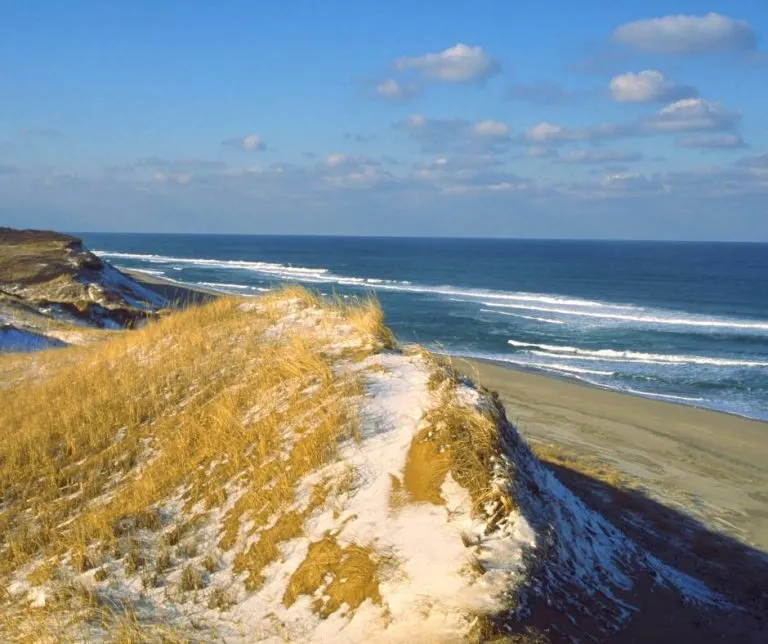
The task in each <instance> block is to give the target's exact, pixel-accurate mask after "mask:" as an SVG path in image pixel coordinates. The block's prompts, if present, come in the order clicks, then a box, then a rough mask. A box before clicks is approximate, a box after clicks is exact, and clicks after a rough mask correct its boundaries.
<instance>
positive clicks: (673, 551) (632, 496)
mask: <svg viewBox="0 0 768 644" xmlns="http://www.w3.org/2000/svg"><path fill="white" fill-rule="evenodd" d="M546 467H547V468H548V469H549V470H550V471H551V472H553V473H554V475H555V476H556V477H557V479H558V480H559V481H560V482H561V483H563V484H564V485H565V486H566V487H567V488H568V489H569V490H570V491H571V492H573V493H574V494H575V495H576V496H578V497H579V498H580V499H581V500H582V501H583V502H584V503H585V504H586V505H587V506H588V507H589V508H590V509H592V510H594V511H596V512H598V513H599V514H600V515H602V516H603V517H605V518H606V519H607V520H608V521H610V522H611V523H612V524H613V525H615V526H616V527H618V528H619V529H620V530H621V531H622V532H623V533H624V534H625V535H626V536H627V537H629V539H631V540H632V541H634V542H635V543H636V544H637V545H639V546H640V547H641V548H643V549H644V550H646V551H647V552H649V553H651V554H652V555H654V556H655V557H656V558H658V559H659V560H661V561H662V562H663V563H664V564H667V565H668V566H671V567H673V568H675V569H677V570H679V571H681V572H682V573H685V574H686V575H689V576H690V577H693V578H695V579H698V580H700V581H702V582H703V583H705V584H707V586H709V588H711V589H712V590H714V591H716V592H717V593H719V594H720V595H722V596H723V597H724V598H725V599H726V600H727V601H728V602H730V603H731V604H732V605H733V607H731V608H721V607H716V606H701V605H697V604H695V603H689V602H686V601H684V600H682V599H681V597H680V595H678V594H677V593H675V592H673V591H672V590H670V589H668V588H665V587H663V586H659V585H658V584H656V583H654V582H655V579H653V577H652V574H651V575H649V574H647V572H645V571H640V570H638V571H637V575H636V576H634V582H635V583H634V587H633V588H632V590H631V591H630V592H629V593H628V594H627V596H626V597H625V599H626V600H627V601H628V602H630V603H631V604H632V605H633V606H634V610H633V611H632V616H631V617H630V618H629V619H628V620H627V621H626V622H625V624H624V626H623V627H622V628H621V629H620V630H618V631H617V632H615V633H611V634H606V633H604V632H601V630H600V628H599V627H600V621H601V620H600V615H599V610H593V611H590V606H589V602H587V604H586V606H585V607H586V610H585V611H584V612H582V613H581V614H578V615H576V616H574V614H571V615H570V616H566V615H564V614H563V613H562V611H558V610H553V608H552V607H551V606H550V605H549V602H548V601H547V599H546V598H542V597H533V599H532V600H531V602H530V605H529V607H528V608H529V615H528V617H527V618H526V619H525V620H523V622H522V627H523V629H525V628H533V629H535V631H538V632H541V633H546V634H547V636H548V638H549V640H550V641H552V642H560V641H597V642H600V641H606V642H638V643H639V642H649V641H678V642H697V643H704V642H765V641H766V637H768V555H767V554H766V553H764V552H762V551H760V550H757V549H755V548H752V547H750V546H748V545H746V544H743V543H740V542H738V541H736V540H734V539H732V538H730V537H727V536H724V535H721V534H717V533H715V532H713V531H712V530H710V529H709V528H707V527H706V526H704V525H703V524H702V523H700V522H698V521H696V520H695V519H693V518H691V517H689V516H686V515H685V514H682V513H681V512H678V511H677V510H674V509H671V508H669V507H666V506H664V505H661V504H660V503H658V502H656V501H654V500H652V499H649V498H648V497H646V496H645V495H644V494H643V493H642V492H639V491H636V490H622V489H617V488H614V487H612V486H610V485H608V484H606V483H603V482H601V481H598V480H596V479H593V478H591V477H589V476H586V475H584V474H582V473H579V472H575V471H574V470H571V469H568V468H566V467H563V466H561V465H555V464H547V465H546ZM574 592H576V593H578V592H579V591H578V589H576V588H574ZM590 613H591V614H590ZM520 628H521V624H520V623H518V624H517V626H516V628H515V630H518V631H519V630H520ZM523 632H524V631H523Z"/></svg>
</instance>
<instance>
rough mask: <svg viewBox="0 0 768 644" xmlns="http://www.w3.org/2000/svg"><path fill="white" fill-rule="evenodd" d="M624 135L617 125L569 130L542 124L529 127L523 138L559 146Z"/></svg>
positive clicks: (602, 124) (603, 124)
mask: <svg viewBox="0 0 768 644" xmlns="http://www.w3.org/2000/svg"><path fill="white" fill-rule="evenodd" d="M623 133H624V129H623V128H622V127H621V126H619V125H616V124H615V123H601V124H599V125H593V126H591V127H586V128H569V127H564V126H562V125H555V124H553V123H547V122H542V123H539V124H538V125H534V126H532V127H529V128H528V129H527V130H526V131H525V132H523V135H522V138H523V140H524V141H527V142H530V143H539V144H550V145H558V144H561V143H568V142H574V141H604V140H609V139H615V138H618V137H619V136H621V135H622V134H623Z"/></svg>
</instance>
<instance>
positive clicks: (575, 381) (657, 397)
mask: <svg viewBox="0 0 768 644" xmlns="http://www.w3.org/2000/svg"><path fill="white" fill-rule="evenodd" d="M433 353H435V352H433ZM438 355H441V356H444V357H446V358H450V359H451V360H454V361H466V362H470V363H478V364H485V365H490V366H494V367H499V368H500V369H504V370H505V371H512V372H513V373H522V374H527V375H531V376H540V377H542V378H547V379H549V380H557V381H558V382H567V383H570V384H572V385H576V386H578V387H586V388H587V389H596V390H597V391H605V392H608V393H613V394H618V395H620V396H627V397H629V398H634V399H636V398H639V399H640V400H646V401H648V402H652V403H661V404H666V405H673V406H675V407H686V408H688V409H699V410H701V411H706V412H708V413H711V414H722V415H723V416H730V417H732V418H738V419H741V420H748V421H750V422H754V423H762V424H764V425H766V428H765V429H766V432H768V419H765V418H754V417H753V416H747V415H745V414H739V413H737V412H735V411H725V410H723V409H713V408H712V407H704V406H703V405H695V404H693V403H686V402H682V401H676V400H666V399H665V398H664V394H652V393H646V394H639V393H635V392H634V391H624V390H622V389H614V388H612V387H608V386H607V385H599V384H596V383H594V382H588V381H586V380H581V379H579V378H576V377H568V376H567V375H565V374H558V373H554V372H549V371H545V370H538V369H526V368H525V367H523V366H518V365H516V366H513V365H510V364H508V363H506V362H502V361H497V360H492V359H489V358H470V357H467V356H460V355H455V354H452V353H438Z"/></svg>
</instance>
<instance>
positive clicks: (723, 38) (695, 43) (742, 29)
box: [612, 13, 757, 54]
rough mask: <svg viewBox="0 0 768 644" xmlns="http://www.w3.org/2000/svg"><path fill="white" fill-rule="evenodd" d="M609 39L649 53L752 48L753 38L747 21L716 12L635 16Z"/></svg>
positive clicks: (704, 51) (683, 52)
mask: <svg viewBox="0 0 768 644" xmlns="http://www.w3.org/2000/svg"><path fill="white" fill-rule="evenodd" d="M612 39H613V41H614V42H617V43H620V44H623V45H627V46H629V47H632V48H633V49H636V50H639V51H642V52H646V53H652V54H703V53H713V52H724V51H735V50H744V49H752V48H753V47H754V46H755V43H756V40H757V39H756V37H755V32H754V31H753V30H752V27H750V25H749V23H748V22H747V21H745V20H735V19H733V18H729V17H727V16H723V15H720V14H718V13H708V14H707V15H705V16H691V15H675V16H664V17H662V18H652V19H649V20H637V21H635V22H629V23H626V24H623V25H621V26H620V27H618V28H617V29H616V30H615V31H614V32H613V34H612Z"/></svg>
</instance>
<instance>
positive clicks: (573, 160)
mask: <svg viewBox="0 0 768 644" xmlns="http://www.w3.org/2000/svg"><path fill="white" fill-rule="evenodd" d="M642 158H643V155H642V154H641V153H640V152H636V151H633V150H599V149H598V150H571V151H570V152H566V153H564V154H561V155H560V156H559V157H558V159H557V160H558V161H559V162H560V163H568V164H591V163H595V164H600V163H629V162H630V161H639V160H640V159H642Z"/></svg>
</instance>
